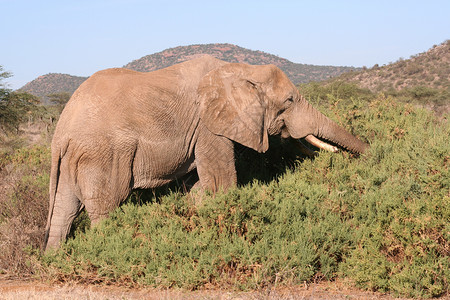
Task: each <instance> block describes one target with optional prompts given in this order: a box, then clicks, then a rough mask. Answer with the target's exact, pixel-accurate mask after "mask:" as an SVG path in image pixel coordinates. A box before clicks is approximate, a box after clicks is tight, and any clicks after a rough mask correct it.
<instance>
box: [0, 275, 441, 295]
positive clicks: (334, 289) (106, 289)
mask: <svg viewBox="0 0 450 300" xmlns="http://www.w3.org/2000/svg"><path fill="white" fill-rule="evenodd" d="M0 299H1V300H3V299H5V300H6V299H8V300H9V299H33V300H43V299H45V300H47V299H58V300H60V299H89V300H97V299H150V300H153V299H155V300H156V299H158V300H159V299H175V300H176V299H183V300H190V299H192V300H193V299H200V300H201V299H204V300H206V299H221V300H244V299H252V300H253V299H254V300H256V299H258V300H259V299H314V300H316V299H369V300H370V299H383V300H391V299H403V298H395V297H392V296H390V295H386V294H381V293H373V292H367V291H360V290H357V289H354V288H349V287H346V286H345V285H344V284H342V283H339V282H323V283H319V284H310V285H303V286H294V287H290V288H286V287H284V288H280V289H268V290H260V291H252V292H239V291H231V290H200V291H186V290H180V289H168V290H160V289H150V288H136V289H131V288H125V287H116V286H101V285H80V284H64V285H50V284H46V283H42V282H37V281H32V280H10V279H2V278H1V277H0ZM442 299H444V298H442ZM445 299H448V298H445Z"/></svg>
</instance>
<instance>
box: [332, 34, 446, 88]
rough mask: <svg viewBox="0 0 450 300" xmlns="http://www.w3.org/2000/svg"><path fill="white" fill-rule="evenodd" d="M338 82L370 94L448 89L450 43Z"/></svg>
mask: <svg viewBox="0 0 450 300" xmlns="http://www.w3.org/2000/svg"><path fill="white" fill-rule="evenodd" d="M336 79H339V80H344V81H353V82H356V83H358V85H359V86H361V87H363V88H368V89H370V90H372V91H386V90H392V89H394V90H402V89H404V88H412V87H415V86H426V87H429V88H433V89H450V80H449V79H450V40H447V41H445V42H444V43H442V44H440V45H437V46H436V45H435V46H433V48H431V49H429V50H428V51H426V52H423V53H420V54H417V55H413V56H411V58H409V59H402V58H400V59H399V60H398V61H397V62H395V63H391V64H389V65H385V66H381V67H380V66H378V65H375V66H373V67H372V68H370V69H364V70H361V71H357V72H350V73H346V74H343V75H341V76H339V77H338V78H336Z"/></svg>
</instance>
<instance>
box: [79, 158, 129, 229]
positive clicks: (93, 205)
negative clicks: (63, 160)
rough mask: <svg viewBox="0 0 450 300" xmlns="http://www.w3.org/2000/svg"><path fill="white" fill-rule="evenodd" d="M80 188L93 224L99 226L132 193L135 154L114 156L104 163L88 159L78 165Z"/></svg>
mask: <svg viewBox="0 0 450 300" xmlns="http://www.w3.org/2000/svg"><path fill="white" fill-rule="evenodd" d="M78 186H79V187H80V192H81V196H82V202H83V204H84V206H85V208H86V212H87V213H88V215H89V219H90V220H91V224H92V225H95V224H96V223H98V222H99V221H100V220H102V219H104V218H106V217H108V215H109V214H110V213H111V212H112V211H113V210H114V209H116V208H117V207H118V206H119V204H120V203H121V202H122V201H123V200H124V199H125V198H126V197H127V196H128V194H129V193H130V191H131V154H129V153H121V155H114V156H113V157H112V158H111V160H109V161H107V162H105V163H103V164H99V163H98V161H97V160H95V159H85V160H84V161H83V162H81V163H80V165H79V166H78Z"/></svg>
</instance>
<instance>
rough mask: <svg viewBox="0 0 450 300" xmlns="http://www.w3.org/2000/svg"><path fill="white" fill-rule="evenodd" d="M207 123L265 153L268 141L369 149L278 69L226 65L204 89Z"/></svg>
mask: <svg viewBox="0 0 450 300" xmlns="http://www.w3.org/2000/svg"><path fill="white" fill-rule="evenodd" d="M198 92H199V104H200V111H201V115H200V117H201V119H202V121H203V123H204V124H205V126H206V127H207V128H208V129H209V130H210V131H211V132H213V133H214V134H217V135H222V136H225V137H227V138H229V139H231V140H233V141H236V142H238V143H240V144H243V145H245V146H247V147H250V148H253V149H255V150H257V151H259V152H265V151H266V150H267V149H268V147H269V142H268V135H275V134H281V136H282V137H284V138H288V137H292V138H294V139H300V138H304V137H311V136H316V137H319V138H323V139H326V140H328V141H330V142H333V143H335V144H337V145H340V146H342V147H344V148H346V149H348V150H350V151H353V152H358V153H362V152H364V151H365V150H366V149H367V147H368V145H367V144H366V143H364V142H362V141H360V140H359V139H357V138H356V137H354V136H353V135H351V134H350V133H349V132H347V131H346V130H345V129H343V128H342V127H341V126H339V125H338V124H336V123H335V122H333V121H331V120H330V119H329V118H327V117H326V116H324V115H323V114H322V113H320V112H319V111H317V110H316V109H314V108H313V107H312V106H311V104H309V103H308V102H307V101H306V100H305V98H303V97H302V96H301V95H300V93H299V91H298V89H297V88H296V87H295V86H294V84H293V83H292V82H291V81H290V80H289V79H288V77H287V76H286V75H285V74H284V73H283V72H282V71H281V70H280V69H279V68H277V67H276V66H274V65H266V66H251V65H246V64H237V63H236V64H233V63H232V64H226V65H223V66H221V67H219V68H217V69H214V70H213V71H210V72H209V73H208V74H207V75H205V77H204V78H203V79H202V80H201V82H200V85H199V89H198Z"/></svg>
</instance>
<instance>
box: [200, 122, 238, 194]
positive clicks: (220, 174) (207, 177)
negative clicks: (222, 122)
mask: <svg viewBox="0 0 450 300" xmlns="http://www.w3.org/2000/svg"><path fill="white" fill-rule="evenodd" d="M195 162H196V166H197V173H198V177H199V181H200V185H201V188H202V189H206V190H210V191H212V192H216V191H218V190H220V189H223V190H226V189H228V188H230V187H232V186H235V185H236V183H237V177H236V167H235V162H234V145H233V142H232V141H231V140H229V139H227V138H226V137H224V136H218V135H215V134H213V133H211V132H210V131H209V130H208V129H206V128H205V127H203V128H201V130H200V133H199V137H198V140H197V144H196V146H195Z"/></svg>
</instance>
